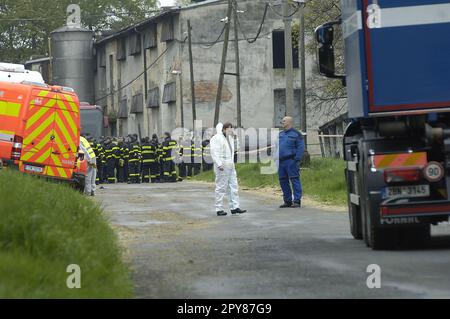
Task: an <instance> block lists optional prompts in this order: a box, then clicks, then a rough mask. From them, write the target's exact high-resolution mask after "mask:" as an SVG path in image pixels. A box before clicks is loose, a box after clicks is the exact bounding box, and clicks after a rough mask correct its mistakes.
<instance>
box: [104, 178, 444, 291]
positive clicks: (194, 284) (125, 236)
mask: <svg viewBox="0 0 450 319" xmlns="http://www.w3.org/2000/svg"><path fill="white" fill-rule="evenodd" d="M240 195H241V208H243V209H248V212H247V213H245V214H243V215H240V216H231V215H228V216H226V217H217V216H216V215H215V212H214V207H213V203H214V192H213V188H212V186H211V185H207V184H203V183H189V182H182V183H170V184H141V185H105V189H100V190H98V192H97V197H96V199H97V200H98V201H99V202H100V203H101V205H102V206H103V207H104V209H105V211H106V212H107V216H108V218H109V220H110V221H111V223H112V225H113V227H114V228H115V229H116V230H117V232H118V235H119V239H120V243H121V245H122V246H123V247H124V248H125V258H126V260H127V261H128V262H129V263H130V264H131V268H132V271H133V275H132V279H133V281H134V283H135V292H136V297H138V298H159V299H162V298H181V299H184V298H189V299H191V298H450V268H449V267H450V253H449V252H450V225H449V224H448V223H444V224H440V225H439V226H435V227H433V228H432V233H433V239H432V241H431V243H430V245H429V247H426V248H421V249H408V250H396V251H372V250H370V249H368V248H367V247H366V246H365V244H364V243H363V242H362V241H357V240H354V239H353V238H352V237H351V235H350V233H349V229H348V217H347V214H346V213H345V212H342V211H340V212H339V211H333V209H332V208H331V209H328V210H326V209H325V210H324V209H316V208H313V207H308V205H305V207H302V208H301V209H292V208H289V209H279V208H278V206H279V204H280V201H279V200H277V199H275V198H273V196H268V195H267V194H264V193H263V192H261V194H257V193H255V192H246V191H241V193H240ZM371 264H377V265H379V266H380V269H381V288H374V289H369V288H368V287H367V283H366V281H367V278H368V277H369V276H370V275H371V273H368V272H367V267H368V266H369V265H371Z"/></svg>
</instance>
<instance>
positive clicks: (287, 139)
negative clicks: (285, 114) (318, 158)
mask: <svg viewBox="0 0 450 319" xmlns="http://www.w3.org/2000/svg"><path fill="white" fill-rule="evenodd" d="M278 150H279V154H278V158H279V159H280V161H283V160H286V159H294V160H295V161H300V160H301V159H302V156H303V152H304V150H305V142H304V141H303V135H302V133H300V132H299V131H297V130H296V129H294V128H291V129H289V130H287V131H282V132H280V136H279V141H278Z"/></svg>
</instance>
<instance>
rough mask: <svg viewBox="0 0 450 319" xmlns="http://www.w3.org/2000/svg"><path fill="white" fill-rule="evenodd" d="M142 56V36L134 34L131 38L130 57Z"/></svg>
mask: <svg viewBox="0 0 450 319" xmlns="http://www.w3.org/2000/svg"><path fill="white" fill-rule="evenodd" d="M139 54H141V36H140V35H139V34H133V35H132V36H131V37H130V55H139Z"/></svg>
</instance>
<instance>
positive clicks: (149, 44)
mask: <svg viewBox="0 0 450 319" xmlns="http://www.w3.org/2000/svg"><path fill="white" fill-rule="evenodd" d="M156 45H157V42H156V24H154V25H152V26H151V27H150V28H149V29H147V30H146V31H145V32H144V49H152V48H156Z"/></svg>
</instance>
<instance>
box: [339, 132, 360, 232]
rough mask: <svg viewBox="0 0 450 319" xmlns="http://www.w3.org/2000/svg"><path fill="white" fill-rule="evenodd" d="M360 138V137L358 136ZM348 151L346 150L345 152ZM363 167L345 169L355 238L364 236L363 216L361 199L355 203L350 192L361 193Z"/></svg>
mask: <svg viewBox="0 0 450 319" xmlns="http://www.w3.org/2000/svg"><path fill="white" fill-rule="evenodd" d="M357 138H358V140H359V139H360V138H359V137H357ZM344 153H346V152H344ZM346 160H347V161H353V160H354V158H353V156H349V157H347V158H346ZM361 169H362V167H361V165H360V164H359V167H358V170H357V172H352V171H349V170H348V169H345V179H346V184H347V203H348V215H349V221H350V233H351V234H352V236H353V238H354V239H362V238H363V230H362V218H361V206H360V205H361V199H360V203H359V206H358V205H355V204H353V203H352V202H351V200H350V194H361V191H360V189H359V185H361V182H360V179H361V177H362V176H361V174H360V171H361Z"/></svg>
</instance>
